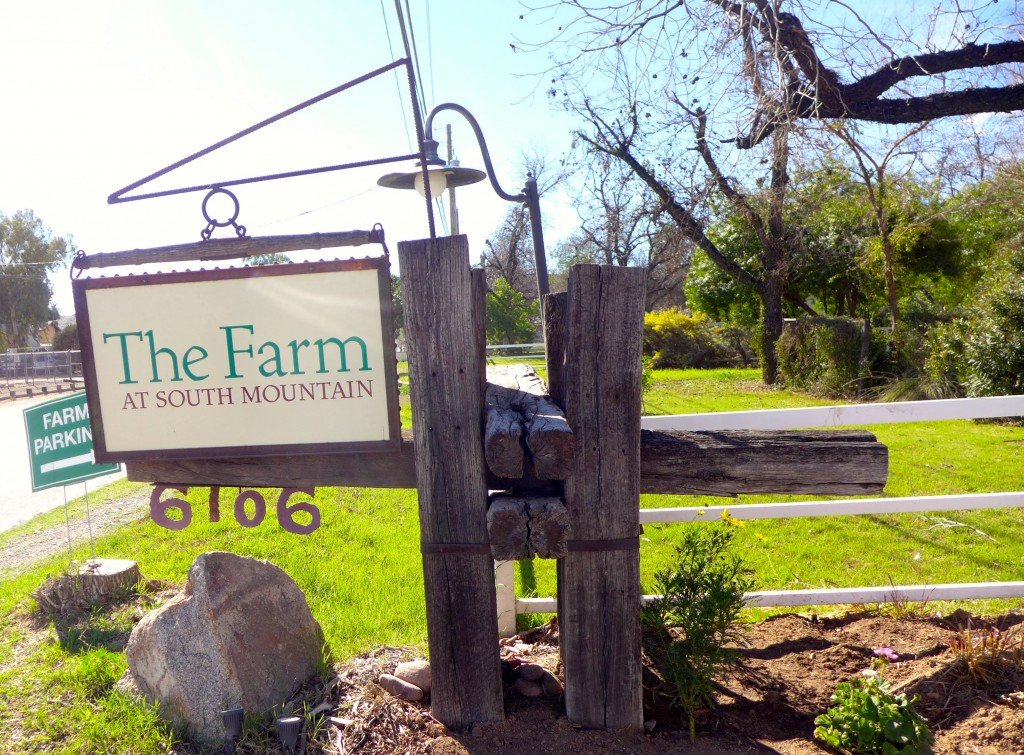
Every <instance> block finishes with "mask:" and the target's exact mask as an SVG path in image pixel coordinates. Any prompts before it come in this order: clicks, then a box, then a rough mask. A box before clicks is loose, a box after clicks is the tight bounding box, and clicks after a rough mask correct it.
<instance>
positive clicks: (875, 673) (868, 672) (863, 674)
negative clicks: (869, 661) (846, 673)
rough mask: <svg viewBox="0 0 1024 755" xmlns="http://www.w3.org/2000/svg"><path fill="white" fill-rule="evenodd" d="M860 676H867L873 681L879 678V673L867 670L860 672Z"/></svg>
mask: <svg viewBox="0 0 1024 755" xmlns="http://www.w3.org/2000/svg"><path fill="white" fill-rule="evenodd" d="M860 675H861V676H866V677H867V678H868V679H873V678H874V677H876V676H878V672H877V671H875V670H874V669H873V668H866V669H864V670H863V671H861V672H860Z"/></svg>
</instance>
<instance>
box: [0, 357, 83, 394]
mask: <svg viewBox="0 0 1024 755" xmlns="http://www.w3.org/2000/svg"><path fill="white" fill-rule="evenodd" d="M81 380H82V354H81V352H79V351H43V350H39V351H21V352H15V351H8V352H6V353H3V354H0V384H2V385H3V386H4V388H6V389H7V390H8V391H11V390H15V389H17V388H19V387H23V386H33V385H36V384H37V383H75V382H76V381H81Z"/></svg>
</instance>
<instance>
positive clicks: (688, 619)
mask: <svg viewBox="0 0 1024 755" xmlns="http://www.w3.org/2000/svg"><path fill="white" fill-rule="evenodd" d="M733 533H734V530H733V529H732V527H731V526H729V525H726V524H722V525H710V526H709V525H694V526H691V527H688V528H687V529H686V530H685V533H684V535H683V539H682V543H681V544H680V545H679V546H678V547H677V548H676V549H675V561H674V563H673V564H672V566H671V567H669V568H668V569H664V570H662V571H659V572H658V573H657V574H656V575H655V577H654V579H655V588H656V590H657V592H659V593H660V594H661V597H660V598H658V599H656V600H654V601H652V602H650V603H648V604H647V605H645V606H644V607H643V608H642V609H641V614H640V618H641V625H642V627H643V630H644V631H643V635H644V645H645V646H646V649H647V652H648V655H649V656H650V658H651V659H652V660H653V661H654V663H655V665H656V666H657V668H658V671H659V673H660V675H661V678H662V680H663V681H664V684H665V690H666V691H665V694H667V696H668V697H669V698H671V699H672V701H673V702H674V703H675V704H676V705H678V706H679V707H681V708H682V709H683V711H684V712H685V714H686V716H687V718H688V720H689V724H690V737H691V739H693V738H696V734H697V715H698V713H699V712H700V711H701V710H702V709H704V708H710V707H713V706H714V704H715V688H714V682H715V681H716V680H717V679H718V678H719V677H721V676H722V675H723V674H724V673H725V672H726V671H727V670H728V669H729V667H730V666H733V665H735V664H736V663H737V662H738V660H739V656H738V654H737V653H736V651H735V650H734V649H731V648H728V647H726V645H728V644H737V643H740V642H742V641H743V639H744V638H743V634H742V632H741V630H740V628H739V626H738V625H737V624H736V620H737V619H738V618H739V615H740V611H741V610H742V609H743V594H744V593H745V592H747V591H748V590H750V589H751V587H752V586H753V580H752V579H751V577H750V570H748V569H747V568H746V567H745V566H744V565H743V562H742V560H741V559H740V558H739V556H737V555H735V554H733V553H730V552H729V545H730V544H731V542H732V538H733Z"/></svg>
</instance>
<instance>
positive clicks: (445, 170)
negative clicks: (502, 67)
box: [377, 102, 548, 296]
mask: <svg viewBox="0 0 1024 755" xmlns="http://www.w3.org/2000/svg"><path fill="white" fill-rule="evenodd" d="M445 110H454V111H455V112H456V113H459V114H460V115H461V116H462V117H463V118H465V119H466V120H467V121H468V122H469V125H470V126H472V127H473V133H474V134H475V135H476V141H477V144H479V145H480V153H481V154H482V155H483V158H484V167H485V168H486V172H484V171H480V170H475V169H473V168H463V167H460V166H458V165H455V164H449V163H446V162H445V161H444V160H442V159H441V158H440V157H438V156H437V141H435V140H434V135H433V127H434V116H436V115H437V114H438V113H440V112H443V111H445ZM423 132H424V136H423V144H422V152H423V159H422V160H421V161H419V162H417V166H418V167H419V170H416V171H414V172H411V173H388V174H387V175H385V176H381V177H380V178H379V179H377V184H378V185H379V186H383V187H385V188H387V189H416V190H417V191H418V192H419V193H420V194H421V195H422V196H427V191H429V192H430V196H432V197H436V196H440V194H441V192H443V191H444V190H445V189H447V188H456V187H458V186H466V185H468V184H473V183H477V182H478V181H482V180H483V179H484V176H486V177H487V178H488V179H489V180H490V182H491V188H493V189H494V191H495V193H496V194H497V195H498V196H499V197H501V198H502V199H504V200H505V201H506V202H520V203H522V204H525V205H526V209H527V211H528V212H529V213H530V229H531V231H532V234H533V254H534V260H535V262H536V267H537V293H538V294H539V295H540V296H543V295H544V294H546V293H548V264H547V257H546V255H545V252H544V232H543V229H542V227H541V219H540V193H539V192H538V191H537V179H536V177H535V176H534V175H533V174H532V173H531V174H529V175H527V177H526V186H524V187H523V191H522V192H521V193H519V194H509V193H508V192H507V191H505V190H504V189H502V188H501V185H500V184H499V183H498V179H497V178H495V177H494V165H492V164H491V154H490V152H488V151H487V142H485V141H484V135H483V132H482V131H481V130H480V124H479V123H477V121H476V118H474V117H473V114H472V113H470V112H469V111H468V110H466V108H464V107H462V105H457V104H455V103H454V102H442V103H441V104H440V105H438V106H437V107H435V108H434V109H433V110H431V111H430V112H429V113H428V114H427V120H426V122H425V123H424V126H423ZM424 168H425V169H426V170H424ZM424 173H426V182H425V181H424ZM424 183H426V186H424Z"/></svg>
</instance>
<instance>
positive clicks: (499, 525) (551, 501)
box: [487, 493, 571, 561]
mask: <svg viewBox="0 0 1024 755" xmlns="http://www.w3.org/2000/svg"><path fill="white" fill-rule="evenodd" d="M487 531H488V535H489V537H490V541H491V555H493V556H494V560H495V561H518V560H520V559H524V558H534V557H539V558H561V557H562V556H564V555H565V554H566V552H567V548H566V541H567V540H568V539H569V533H570V532H571V528H570V525H569V512H568V511H567V510H566V508H565V504H564V503H563V502H562V501H561V499H559V498H557V497H554V496H523V495H514V494H513V495H508V494H504V493H497V494H494V495H492V496H491V503H490V506H489V507H488V509H487Z"/></svg>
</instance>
